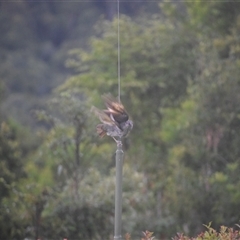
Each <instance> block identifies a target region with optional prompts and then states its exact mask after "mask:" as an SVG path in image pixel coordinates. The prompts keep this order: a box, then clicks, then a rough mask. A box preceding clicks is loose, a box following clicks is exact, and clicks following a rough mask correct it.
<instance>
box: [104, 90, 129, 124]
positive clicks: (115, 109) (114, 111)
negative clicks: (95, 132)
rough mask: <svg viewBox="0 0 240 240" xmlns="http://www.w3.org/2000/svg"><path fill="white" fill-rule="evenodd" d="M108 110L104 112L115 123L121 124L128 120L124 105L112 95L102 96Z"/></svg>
mask: <svg viewBox="0 0 240 240" xmlns="http://www.w3.org/2000/svg"><path fill="white" fill-rule="evenodd" d="M102 98H103V100H104V102H105V105H106V107H107V110H104V112H105V113H106V114H107V115H108V116H109V117H110V118H112V119H113V120H114V121H116V122H118V123H121V122H125V121H127V120H128V118H129V117H128V114H127V112H126V110H125V108H124V106H123V105H122V103H120V102H118V101H117V100H116V99H115V98H114V97H113V96H112V95H111V94H104V95H103V96H102Z"/></svg>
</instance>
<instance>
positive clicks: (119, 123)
mask: <svg viewBox="0 0 240 240" xmlns="http://www.w3.org/2000/svg"><path fill="white" fill-rule="evenodd" d="M102 98H103V100H104V102H105V105H106V107H107V109H105V110H100V109H98V108H96V107H92V111H93V112H94V113H95V114H96V115H97V116H98V118H99V120H100V121H101V122H102V123H101V124H98V125H97V133H98V135H99V136H100V137H103V136H105V135H108V136H110V137H112V138H113V139H114V140H115V141H121V139H122V138H123V137H126V136H127V135H128V133H129V132H130V131H131V130H132V128H133V122H132V121H131V120H129V116H128V113H127V111H126V110H125V108H124V106H123V105H122V103H120V102H118V101H117V100H116V99H115V98H114V97H113V96H112V95H111V94H104V95H103V96H102Z"/></svg>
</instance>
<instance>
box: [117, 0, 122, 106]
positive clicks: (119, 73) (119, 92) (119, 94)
mask: <svg viewBox="0 0 240 240" xmlns="http://www.w3.org/2000/svg"><path fill="white" fill-rule="evenodd" d="M117 12H118V101H119V102H121V72H120V68H121V64H120V31H119V28H120V27H119V0H117Z"/></svg>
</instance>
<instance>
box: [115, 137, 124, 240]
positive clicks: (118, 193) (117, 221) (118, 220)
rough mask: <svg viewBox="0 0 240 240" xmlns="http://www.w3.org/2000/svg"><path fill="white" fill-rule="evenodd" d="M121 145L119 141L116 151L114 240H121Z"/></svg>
mask: <svg viewBox="0 0 240 240" xmlns="http://www.w3.org/2000/svg"><path fill="white" fill-rule="evenodd" d="M123 154H124V153H123V150H122V143H121V142H120V141H119V142H118V144H117V151H116V186H115V221H114V239H115V240H122V169H123Z"/></svg>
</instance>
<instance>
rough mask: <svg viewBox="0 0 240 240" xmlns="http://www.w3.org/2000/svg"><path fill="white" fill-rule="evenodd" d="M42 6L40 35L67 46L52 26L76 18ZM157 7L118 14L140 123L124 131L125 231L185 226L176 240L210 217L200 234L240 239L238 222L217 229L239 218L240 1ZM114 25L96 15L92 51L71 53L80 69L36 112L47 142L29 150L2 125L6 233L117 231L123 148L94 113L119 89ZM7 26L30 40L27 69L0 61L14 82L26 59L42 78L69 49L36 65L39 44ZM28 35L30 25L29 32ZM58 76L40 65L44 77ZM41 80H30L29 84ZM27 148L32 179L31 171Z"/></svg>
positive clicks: (171, 231)
mask: <svg viewBox="0 0 240 240" xmlns="http://www.w3.org/2000/svg"><path fill="white" fill-rule="evenodd" d="M45 4H46V5H45ZM49 4H50V3H49ZM30 5H31V4H30ZM50 5H51V4H50ZM22 6H26V5H24V4H23V3H19V5H16V8H17V9H18V8H19V7H20V10H21V11H23V12H24V10H23V9H24V8H21V7H22ZM40 6H41V7H39V8H38V7H36V5H35V4H33V5H32V9H33V10H34V12H35V13H36V21H37V23H38V24H40V25H41V26H42V27H43V29H42V30H43V31H44V33H45V35H44V36H43V38H44V37H50V38H51V39H52V44H54V45H55V47H56V48H57V46H60V45H61V44H60V43H57V42H56V39H57V38H54V37H53V36H52V35H51V34H53V33H54V32H55V30H56V31H57V29H59V26H63V28H62V31H63V32H66V31H67V28H68V27H67V26H68V25H67V24H66V23H65V21H66V20H67V17H66V18H65V17H63V18H57V16H55V14H54V11H53V12H51V11H50V10H49V9H48V8H47V7H46V6H48V5H47V3H42V4H40ZM160 6H162V8H161V10H162V12H163V14H162V15H160V16H157V15H154V16H152V17H151V18H148V19H146V18H138V19H137V20H132V19H131V18H130V17H126V16H123V15H122V16H121V18H120V22H119V23H120V43H121V100H122V102H123V104H124V105H125V106H126V109H127V110H128V112H129V113H130V115H131V118H132V119H133V121H134V129H133V131H132V133H131V135H130V137H129V138H128V139H127V140H124V150H125V153H126V154H125V163H124V187H123V200H124V206H123V222H124V225H123V230H124V232H131V234H132V235H133V236H134V237H135V236H139V229H153V230H154V232H155V236H156V239H158V238H160V239H168V238H170V237H172V236H174V235H175V233H176V232H184V233H182V234H179V235H178V236H177V237H175V239H189V238H188V237H186V236H185V234H187V235H197V234H199V233H200V232H202V231H203V227H202V226H203V224H204V223H208V222H212V226H213V227H210V226H207V231H205V232H202V233H201V234H200V235H198V237H197V238H195V239H231V238H229V236H232V238H233V239H234V238H235V239H238V238H239V232H238V231H235V230H233V229H231V228H226V227H221V228H220V232H217V231H216V230H214V228H216V229H218V228H219V227H220V226H222V225H223V224H224V225H226V226H229V225H233V224H235V223H236V222H238V221H239V219H240V214H239V212H238V211H236V209H239V208H240V194H239V187H240V177H239V176H240V175H239V170H240V162H239V159H240V150H239V145H240V138H239V136H240V132H239V129H240V125H239V124H240V122H239V116H240V112H239V111H240V108H239V106H240V98H239V92H240V84H239V76H240V72H239V56H240V55H239V49H240V48H239V32H240V31H239V29H240V27H239V26H240V24H239V13H238V11H237V9H238V7H239V4H238V3H237V2H233V4H232V5H231V4H230V2H227V1H225V2H202V1H195V2H191V3H190V2H189V3H186V4H183V5H181V4H180V5H178V4H172V3H166V4H165V3H163V4H161V5H160ZM183 6H185V7H186V8H184V10H183V11H179V10H180V9H181V7H183ZM52 7H53V10H54V9H55V11H57V12H58V11H60V12H65V11H67V12H68V11H69V12H72V10H73V9H72V7H71V6H69V8H67V9H65V8H64V7H63V5H62V4H59V5H58V6H56V5H55V4H54V3H53V6H52ZM45 8H47V9H48V10H49V11H46V12H45V10H44V9H45ZM38 9H39V11H40V12H39V13H37V10H38ZM86 9H88V8H87V7H86ZM234 9H236V11H235V10H234ZM78 11H80V10H79V9H76V12H75V13H77V12H78ZM16 12H17V11H16ZM43 13H44V14H43ZM230 13H233V14H232V15H231V14H230ZM42 14H43V15H42ZM86 14H87V13H86ZM1 16H2V17H6V18H7V16H5V15H1ZM67 16H68V15H67ZM220 16H222V17H220ZM16 18H18V19H19V22H18V21H16V23H17V25H16V27H18V26H25V20H26V19H25V18H24V17H23V16H22V15H21V16H18V15H16ZM79 18H81V17H80V15H79ZM12 21H15V19H12ZM78 21H80V19H78ZM117 24H118V22H117V21H116V20H114V21H113V22H108V21H105V20H101V21H99V23H98V25H97V26H96V28H97V33H96V35H97V36H93V37H91V39H90V40H89V45H88V48H85V47H84V48H81V49H79V48H78V46H76V47H77V48H76V49H73V50H71V57H70V59H69V60H68V61H67V65H68V67H71V68H72V69H73V70H75V72H76V74H75V75H74V76H72V77H70V78H68V79H67V80H66V81H65V83H64V84H62V85H60V86H58V88H57V89H56V90H55V92H54V93H53V94H52V96H51V98H50V99H48V102H47V104H46V105H45V107H44V110H39V111H35V116H36V117H37V118H38V120H39V121H40V122H41V125H42V126H45V130H41V131H39V132H38V133H37V134H38V135H40V136H41V137H42V139H43V140H42V142H41V143H40V144H39V146H38V147H36V144H33V145H30V144H29V146H32V150H33V151H31V152H30V150H29V148H28V147H27V145H28V144H25V145H24V144H22V143H20V144H19V139H21V138H22V139H24V138H27V137H26V136H28V135H27V134H26V133H25V132H21V131H16V132H15V135H18V137H17V136H15V135H14V134H12V132H11V131H10V130H4V129H8V125H4V124H3V125H2V129H3V130H4V131H5V132H7V133H8V131H9V132H10V133H11V134H10V135H7V138H5V135H2V136H0V143H1V148H0V149H1V151H0V154H2V156H3V157H1V155H0V157H1V158H2V159H1V161H0V163H1V166H2V167H1V171H2V176H3V177H2V180H1V182H0V187H1V191H2V193H3V197H2V198H1V203H2V204H3V206H4V212H3V214H2V215H1V218H0V219H1V227H2V226H3V227H5V226H6V224H4V223H5V221H8V222H9V223H10V224H9V226H10V227H7V228H3V229H5V230H4V231H3V234H4V237H5V238H6V236H7V237H8V238H9V236H10V238H11V237H12V238H14V237H15V238H18V237H19V238H30V239H31V238H35V239H38V238H44V239H45V238H47V239H50V238H53V236H54V238H63V237H66V238H69V239H76V238H79V239H83V238H85V239H103V238H104V239H108V238H111V231H112V230H111V229H113V209H114V206H113V198H114V196H113V194H114V184H113V183H114V175H115V173H114V169H113V166H114V157H115V156H114V149H115V145H114V141H112V139H109V138H105V139H100V140H99V139H98V138H97V136H96V135H95V133H94V131H95V130H94V126H95V125H96V124H97V120H96V119H95V118H94V116H92V115H90V112H89V109H90V107H91V105H95V106H98V107H102V106H101V103H100V96H101V95H102V94H103V93H107V92H111V93H112V94H113V95H117V90H118V86H117V84H118V81H117V27H118V25H117ZM0 25H1V24H0ZM51 26H52V27H53V28H54V31H51V29H50V28H51ZM2 27H3V26H2ZM0 28H1V26H0ZM14 28H15V27H14ZM5 31H6V32H7V33H9V34H7V33H6V34H5V37H6V38H7V39H8V41H9V45H8V48H12V47H14V46H15V47H16V48H17V49H19V48H24V47H26V45H27V46H29V52H28V51H26V52H25V54H26V55H25V59H26V61H25V63H24V67H23V68H20V69H19V68H18V67H17V66H18V64H19V62H21V61H20V60H19V59H20V58H21V57H20V56H21V54H22V53H21V54H20V53H16V54H17V55H16V56H12V59H9V60H8V61H5V62H4V64H6V65H4V66H3V65H1V66H3V69H2V68H0V73H4V69H9V66H12V64H13V63H14V65H13V66H14V67H16V68H17V70H16V71H13V72H12V74H13V75H12V77H11V75H9V79H10V80H9V82H8V83H9V84H11V82H12V80H11V79H15V76H16V75H19V76H21V77H22V76H24V72H23V71H22V70H23V69H24V68H25V67H29V69H32V73H31V72H30V73H29V72H28V73H27V74H29V75H28V79H29V77H30V78H31V76H34V74H37V75H38V76H40V77H39V81H41V78H42V76H41V74H39V71H40V72H41V73H42V72H44V71H45V70H46V65H48V64H49V66H50V62H51V63H54V64H56V65H58V61H57V60H56V59H55V57H56V58H58V57H59V58H61V57H60V56H55V57H53V58H52V57H50V58H49V59H48V60H47V64H46V61H43V62H41V64H39V63H38V61H37V60H36V59H35V58H34V59H35V60H36V61H35V60H34V59H32V57H31V54H30V53H31V52H32V51H34V52H35V51H37V49H36V46H31V44H30V45H28V44H27V43H23V42H19V46H18V45H17V43H15V42H14V41H16V38H15V37H13V39H12V41H13V42H11V41H10V40H11V34H10V33H11V31H12V32H14V33H15V34H17V35H18V34H21V33H20V32H19V31H17V30H16V32H15V30H13V29H11V28H10V29H6V30H5ZM55 33H56V32H55ZM23 34H30V32H28V29H25V30H24V31H23ZM77 34H78V33H76V35H77ZM53 35H54V34H53ZM34 36H35V35H34ZM64 36H65V35H64V34H63V36H62V37H64ZM35 37H36V36H35ZM73 38H74V37H73ZM54 39H55V40H54ZM0 41H3V42H5V41H7V40H4V39H1V40H0ZM46 41H47V40H46V39H44V42H45V43H46ZM25 44H26V45H25ZM58 44H60V45H58ZM6 47H7V46H6ZM72 47H75V45H71V48H72ZM68 48H69V47H68V46H67V47H66V48H65V47H63V50H62V51H65V50H66V49H68ZM22 51H24V50H22ZM4 54H5V55H6V56H7V55H8V54H7V53H6V52H5V53H4ZM28 54H29V55H28ZM58 54H60V53H58ZM60 55H61V54H60ZM8 58H11V55H9V56H8V57H7V58H6V59H8ZM55 60H56V61H55ZM14 67H13V69H14ZM56 68H58V67H56ZM59 73H60V72H59ZM31 74H33V75H31ZM51 74H54V71H53V73H51ZM51 74H50V75H44V74H43V75H44V76H43V78H44V81H46V79H48V78H46V76H52V75H51ZM4 80H5V79H4ZM20 82H21V81H20ZM39 84H40V85H41V83H40V82H39ZM13 85H14V84H13ZM34 86H35V83H33V85H31V84H29V85H28V87H29V89H28V91H29V92H31V91H33V90H34ZM52 86H55V85H54V84H53V85H52ZM16 87H17V88H18V86H16ZM19 87H22V85H21V84H20V86H19ZM18 100H19V98H18V97H16V99H15V101H17V102H18ZM3 108H4V107H3ZM5 109H6V108H5ZM29 109H30V107H29ZM13 129H16V128H13ZM46 129H47V130H46ZM4 134H5V133H4ZM25 134H26V135H25ZM9 136H10V137H9ZM12 136H13V138H12ZM28 141H30V142H31V138H29V140H28ZM19 148H20V149H21V148H22V149H24V151H23V152H21V151H20V150H19ZM19 151H20V152H19ZM26 155H27V156H28V157H27V160H25V161H24V170H25V172H26V173H27V178H25V179H22V177H23V176H24V174H23V173H24V170H23V166H22V164H23V163H22V159H23V156H26ZM6 159H7V160H6ZM8 164H10V165H8ZM18 170H19V171H18ZM20 179H21V181H20ZM12 226H16V227H12ZM11 227H12V228H11ZM10 229H12V230H11V231H10ZM143 235H144V238H143V239H144V240H145V239H148V240H149V239H152V238H153V234H152V233H151V232H147V231H146V232H144V233H143ZM126 238H128V239H129V238H130V236H129V235H127V236H126ZM192 239H194V238H192Z"/></svg>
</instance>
